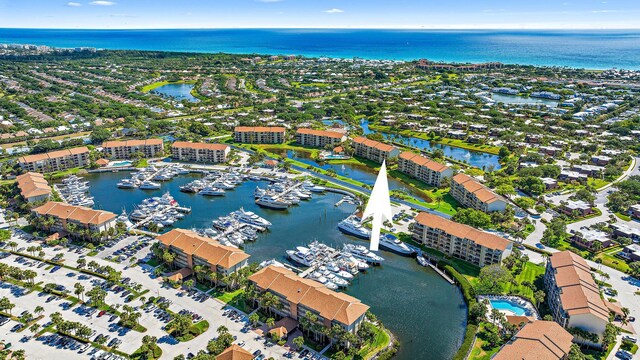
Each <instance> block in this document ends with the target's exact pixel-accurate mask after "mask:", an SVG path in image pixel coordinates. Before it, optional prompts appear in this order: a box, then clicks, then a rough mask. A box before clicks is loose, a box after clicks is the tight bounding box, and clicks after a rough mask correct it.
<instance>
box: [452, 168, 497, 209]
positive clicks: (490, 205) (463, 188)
mask: <svg viewBox="0 0 640 360" xmlns="http://www.w3.org/2000/svg"><path fill="white" fill-rule="evenodd" d="M449 194H451V196H453V198H454V199H456V200H457V201H458V202H459V203H460V204H462V205H463V206H465V207H468V208H472V209H476V210H480V211H484V212H491V211H504V210H505V209H506V208H507V201H506V200H505V199H504V198H503V197H502V196H500V195H498V194H496V193H495V192H493V191H491V190H490V189H489V188H487V187H486V186H484V185H482V184H480V183H479V182H477V181H476V180H474V179H473V178H472V177H471V176H469V175H466V174H462V173H460V174H457V175H456V176H454V177H453V178H451V190H450V191H449Z"/></svg>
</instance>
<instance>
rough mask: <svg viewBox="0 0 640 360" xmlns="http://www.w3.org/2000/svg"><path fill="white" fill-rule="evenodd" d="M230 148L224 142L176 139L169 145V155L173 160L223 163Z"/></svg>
mask: <svg viewBox="0 0 640 360" xmlns="http://www.w3.org/2000/svg"><path fill="white" fill-rule="evenodd" d="M230 151H231V148H230V147H229V145H224V144H209V143H202V142H197V143H193V142H187V141H176V142H174V143H173V145H171V156H172V158H173V159H175V160H179V161H185V162H197V163H212V164H215V163H225V162H227V155H229V152H230Z"/></svg>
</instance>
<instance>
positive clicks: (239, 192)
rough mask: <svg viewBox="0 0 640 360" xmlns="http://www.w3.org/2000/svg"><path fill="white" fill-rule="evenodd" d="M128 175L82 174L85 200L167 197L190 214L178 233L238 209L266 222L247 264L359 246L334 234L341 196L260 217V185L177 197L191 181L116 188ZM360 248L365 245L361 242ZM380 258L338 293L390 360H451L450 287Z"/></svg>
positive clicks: (455, 316)
mask: <svg viewBox="0 0 640 360" xmlns="http://www.w3.org/2000/svg"><path fill="white" fill-rule="evenodd" d="M125 177H129V173H127V172H120V173H101V174H90V175H88V176H87V180H88V181H89V182H90V193H91V195H92V196H94V197H95V202H96V206H95V208H96V209H104V210H109V211H113V212H115V213H118V214H119V213H120V212H122V210H123V208H124V209H126V210H127V211H128V212H130V211H132V210H133V209H134V208H135V206H136V205H137V204H139V203H141V202H142V200H143V199H145V198H148V197H151V196H160V195H162V194H163V193H164V192H166V191H169V192H170V193H171V194H172V195H173V196H174V197H175V199H176V200H177V201H178V202H179V203H180V205H181V206H187V207H191V208H192V212H191V213H190V214H188V215H187V216H185V218H184V219H182V220H180V221H178V222H176V224H175V226H176V227H179V228H185V229H190V228H193V227H205V226H209V225H210V224H211V221H212V220H213V219H216V218H217V217H219V216H222V215H226V214H228V213H230V212H231V211H234V210H237V209H238V208H240V207H241V206H243V207H244V208H245V209H246V210H250V211H254V212H255V213H257V214H258V215H260V216H262V217H264V218H266V219H267V220H269V221H270V222H271V223H272V224H273V226H272V227H271V230H269V231H268V232H266V233H264V234H261V235H260V237H259V239H258V240H257V241H256V242H255V243H251V244H247V246H246V248H245V251H246V252H247V253H249V254H251V261H255V262H260V261H263V260H267V259H272V258H275V259H279V260H281V261H284V257H283V255H284V253H285V250H287V249H293V248H295V246H299V245H304V244H307V243H309V242H311V241H314V240H318V241H320V242H324V243H327V244H330V245H334V246H340V245H341V244H343V243H345V242H352V241H361V240H356V239H354V238H350V237H347V236H345V235H343V234H342V233H340V232H339V231H338V229H337V228H336V226H337V224H338V222H340V221H341V220H342V219H344V218H346V217H347V216H348V215H349V214H350V213H352V212H353V211H354V209H355V208H354V206H353V205H349V204H344V205H341V206H340V207H335V206H334V205H335V203H336V202H338V201H339V200H340V199H341V195H338V194H332V193H327V194H325V195H316V194H314V197H313V199H312V200H310V201H304V202H301V203H300V205H299V206H295V207H292V208H290V209H288V210H286V211H275V210H267V209H263V208H260V207H258V206H257V205H255V203H254V201H253V191H254V189H255V187H256V186H261V187H266V185H267V184H266V182H253V181H248V182H246V183H244V184H242V185H240V186H238V187H237V188H236V189H235V190H232V191H227V194H226V195H225V196H224V197H215V198H209V197H204V196H199V195H197V194H186V193H182V192H180V191H179V186H180V185H183V184H186V183H188V182H190V181H192V180H193V179H194V178H196V177H198V176H197V175H189V176H179V177H176V178H175V179H174V180H173V181H170V182H165V183H163V184H162V189H160V190H154V191H142V190H138V189H132V190H125V189H118V188H117V187H116V183H117V182H118V181H119V180H121V179H122V178H125ZM361 243H362V244H365V242H361ZM381 255H383V256H384V257H385V259H386V261H385V264H384V265H383V266H381V267H378V268H375V269H373V270H370V271H369V272H368V273H366V274H360V275H359V276H358V277H357V279H356V280H354V282H353V283H352V284H351V286H350V287H349V288H348V289H347V290H346V293H348V294H350V295H352V296H355V297H357V298H359V299H360V300H362V302H364V303H366V304H367V305H369V306H371V311H372V312H373V313H374V314H376V316H378V318H379V319H380V320H381V321H382V322H383V323H384V324H385V326H387V327H388V328H389V329H390V330H391V331H392V332H393V333H394V334H395V335H396V336H397V337H398V340H399V341H400V343H401V347H400V351H399V353H398V355H397V359H400V360H409V359H435V360H439V359H443V360H445V359H451V357H452V356H453V354H454V353H455V352H456V351H457V349H458V347H459V346H460V344H461V343H462V338H463V336H464V330H465V325H466V306H465V304H464V300H463V299H462V295H461V293H460V291H459V290H458V288H456V287H455V286H453V285H450V284H449V283H447V282H446V281H445V280H443V279H442V278H441V277H440V276H439V275H437V274H436V273H435V272H433V271H432V270H431V269H428V268H423V267H421V266H419V265H418V264H417V263H416V261H415V259H412V258H405V257H401V256H399V255H395V254H393V253H389V252H382V253H381Z"/></svg>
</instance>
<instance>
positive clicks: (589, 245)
mask: <svg viewBox="0 0 640 360" xmlns="http://www.w3.org/2000/svg"><path fill="white" fill-rule="evenodd" d="M571 242H573V243H574V244H576V245H578V246H579V247H582V248H585V249H589V250H591V251H598V250H601V249H606V248H608V247H611V246H613V240H611V239H610V238H609V234H608V233H606V232H604V231H600V230H594V229H586V230H580V231H575V232H574V231H573V230H572V236H571ZM597 243H598V244H599V245H596V244H597Z"/></svg>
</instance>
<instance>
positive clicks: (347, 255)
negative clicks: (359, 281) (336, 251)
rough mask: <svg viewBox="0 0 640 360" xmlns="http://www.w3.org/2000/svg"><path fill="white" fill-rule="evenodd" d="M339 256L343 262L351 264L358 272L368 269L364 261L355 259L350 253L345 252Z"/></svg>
mask: <svg viewBox="0 0 640 360" xmlns="http://www.w3.org/2000/svg"><path fill="white" fill-rule="evenodd" d="M341 256H342V258H343V259H344V261H346V262H347V263H348V264H353V266H355V268H357V269H358V270H359V271H366V270H367V269H369V264H367V262H366V261H362V260H359V259H357V258H356V257H355V256H353V254H351V253H350V252H346V251H345V252H343V253H342V254H341ZM352 274H353V273H352Z"/></svg>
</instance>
